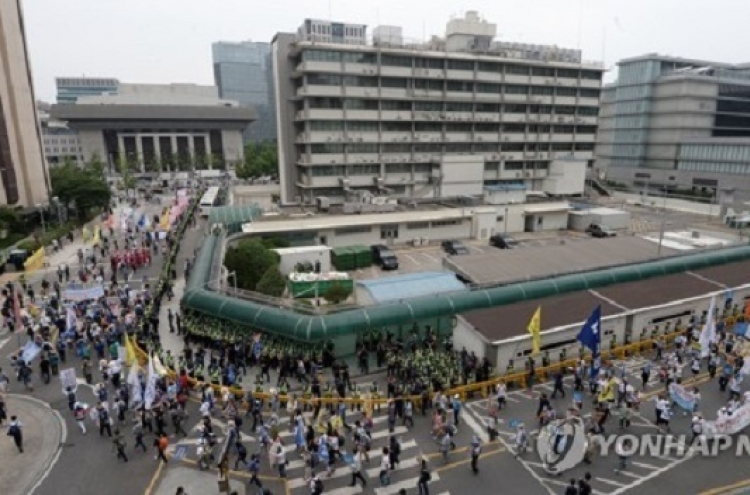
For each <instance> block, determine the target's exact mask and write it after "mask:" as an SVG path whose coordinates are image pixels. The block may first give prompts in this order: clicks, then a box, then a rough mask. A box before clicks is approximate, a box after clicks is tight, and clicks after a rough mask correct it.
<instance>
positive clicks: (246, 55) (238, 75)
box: [212, 41, 276, 143]
mask: <svg viewBox="0 0 750 495" xmlns="http://www.w3.org/2000/svg"><path fill="white" fill-rule="evenodd" d="M212 53H213V64H214V81H215V83H216V86H217V87H218V88H219V96H220V97H221V98H222V99H225V100H234V101H237V102H239V103H240V105H243V106H252V107H254V108H255V113H256V114H257V116H258V120H257V121H256V122H254V123H252V124H251V125H250V126H248V128H247V129H245V132H244V133H243V139H244V140H245V142H246V143H247V142H260V141H265V140H275V139H276V112H274V105H273V88H272V86H271V45H270V44H269V43H259V42H253V41H242V42H239V43H232V42H226V41H219V42H217V43H214V44H213V45H212Z"/></svg>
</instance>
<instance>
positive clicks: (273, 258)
mask: <svg viewBox="0 0 750 495" xmlns="http://www.w3.org/2000/svg"><path fill="white" fill-rule="evenodd" d="M277 264H278V260H277V255H276V253H274V252H273V251H270V250H269V249H268V248H266V247H265V246H264V245H263V243H261V242H260V241H259V240H257V239H250V240H245V241H240V242H239V243H238V244H237V245H236V246H231V247H230V248H229V249H227V252H226V254H225V255H224V266H226V267H227V270H229V271H230V272H234V273H235V274H236V279H237V287H239V288H240V289H245V290H256V286H257V285H258V282H260V279H261V278H262V277H263V275H264V274H265V273H266V272H267V271H268V269H269V268H270V267H272V266H274V265H277Z"/></svg>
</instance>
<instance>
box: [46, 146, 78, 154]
mask: <svg viewBox="0 0 750 495" xmlns="http://www.w3.org/2000/svg"><path fill="white" fill-rule="evenodd" d="M44 153H45V154H47V155H50V154H53V155H56V154H58V153H83V148H82V147H81V146H78V147H76V146H70V147H68V146H62V147H60V148H57V147H49V146H46V147H45V148H44Z"/></svg>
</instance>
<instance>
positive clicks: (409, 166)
mask: <svg viewBox="0 0 750 495" xmlns="http://www.w3.org/2000/svg"><path fill="white" fill-rule="evenodd" d="M548 169H549V162H548V161H534V162H520V161H515V162H505V163H500V162H487V163H485V165H484V170H485V171H486V172H497V171H503V170H505V171H509V172H519V171H524V170H548ZM309 171H310V174H311V175H312V176H313V177H349V176H356V175H380V173H381V168H380V165H379V164H367V165H322V166H315V167H310V168H309ZM431 171H432V165H430V164H429V163H386V164H385V173H386V174H411V173H415V174H428V173H430V172H431ZM300 172H301V173H305V169H300Z"/></svg>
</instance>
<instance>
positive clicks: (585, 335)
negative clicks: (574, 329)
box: [577, 306, 602, 377]
mask: <svg viewBox="0 0 750 495" xmlns="http://www.w3.org/2000/svg"><path fill="white" fill-rule="evenodd" d="M601 323H602V308H601V306H597V307H595V308H594V311H592V312H591V315H589V317H588V319H587V320H586V323H584V324H583V327H581V331H580V332H578V337H577V339H578V341H579V342H580V343H581V344H583V345H584V347H588V348H589V349H590V350H591V357H592V361H591V376H592V377H595V376H596V375H597V374H599V367H600V364H599V363H600V359H599V347H600V345H601V342H602V336H601V331H600V329H601Z"/></svg>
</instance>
